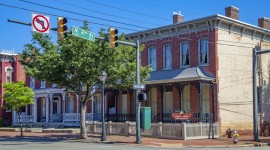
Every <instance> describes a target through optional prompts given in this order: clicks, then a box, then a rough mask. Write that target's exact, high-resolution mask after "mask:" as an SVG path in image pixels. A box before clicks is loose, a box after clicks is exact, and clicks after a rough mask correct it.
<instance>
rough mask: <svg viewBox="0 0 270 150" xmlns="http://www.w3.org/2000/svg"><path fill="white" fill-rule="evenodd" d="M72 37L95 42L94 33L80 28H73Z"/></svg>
mask: <svg viewBox="0 0 270 150" xmlns="http://www.w3.org/2000/svg"><path fill="white" fill-rule="evenodd" d="M72 35H74V36H77V37H80V38H83V39H86V40H90V41H93V42H94V41H95V34H94V33H93V32H90V31H88V30H84V29H82V28H79V27H75V26H73V27H72Z"/></svg>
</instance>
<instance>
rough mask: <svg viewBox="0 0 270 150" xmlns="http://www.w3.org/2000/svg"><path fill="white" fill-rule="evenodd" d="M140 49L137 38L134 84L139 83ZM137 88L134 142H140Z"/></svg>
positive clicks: (139, 104) (137, 91) (139, 105)
mask: <svg viewBox="0 0 270 150" xmlns="http://www.w3.org/2000/svg"><path fill="white" fill-rule="evenodd" d="M139 67H140V49H139V40H137V41H136V84H137V85H138V84H140V69H139ZM138 93H139V90H138V89H137V90H136V143H137V144H140V143H141V130H140V109H141V103H140V102H139V98H138Z"/></svg>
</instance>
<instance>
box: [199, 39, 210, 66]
mask: <svg viewBox="0 0 270 150" xmlns="http://www.w3.org/2000/svg"><path fill="white" fill-rule="evenodd" d="M203 41H207V46H206V53H207V54H206V59H207V61H206V62H202V61H201V42H203ZM198 42H199V43H198V49H199V50H198V56H199V58H198V62H199V65H202V66H203V65H208V64H209V39H208V38H201V39H200V40H199V41H198Z"/></svg>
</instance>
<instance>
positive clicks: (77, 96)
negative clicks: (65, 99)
mask: <svg viewBox="0 0 270 150" xmlns="http://www.w3.org/2000/svg"><path fill="white" fill-rule="evenodd" d="M76 101H77V113H80V111H79V95H77V94H76Z"/></svg>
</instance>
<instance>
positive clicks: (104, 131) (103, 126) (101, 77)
mask: <svg viewBox="0 0 270 150" xmlns="http://www.w3.org/2000/svg"><path fill="white" fill-rule="evenodd" d="M106 78H107V74H106V72H105V71H102V74H101V75H100V76H99V79H100V81H101V82H102V131H101V141H107V140H106V130H105V117H104V111H105V99H104V85H105V80H106Z"/></svg>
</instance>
